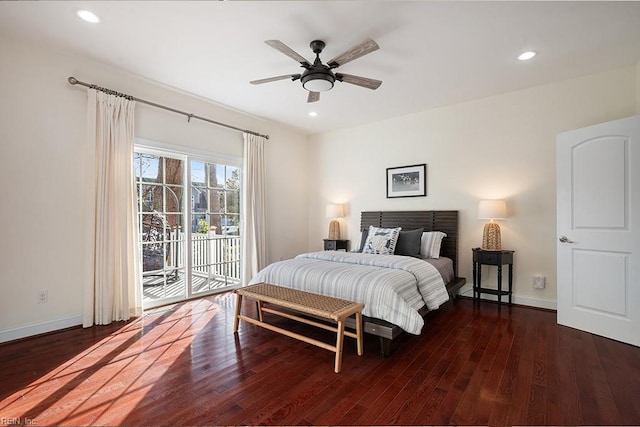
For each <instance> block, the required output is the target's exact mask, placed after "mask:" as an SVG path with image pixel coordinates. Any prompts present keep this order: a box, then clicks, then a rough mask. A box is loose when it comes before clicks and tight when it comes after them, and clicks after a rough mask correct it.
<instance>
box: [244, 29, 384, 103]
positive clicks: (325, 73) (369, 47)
mask: <svg viewBox="0 0 640 427" xmlns="http://www.w3.org/2000/svg"><path fill="white" fill-rule="evenodd" d="M265 43H266V44H268V45H269V46H271V47H272V48H274V49H276V50H277V51H279V52H281V53H284V54H285V55H287V56H288V57H289V58H291V59H293V60H294V61H296V62H299V63H300V66H301V67H302V68H304V69H305V71H304V72H303V73H302V74H286V75H283V76H276V77H268V78H266V79H260V80H253V81H250V82H249V83H251V84H254V85H258V84H262V83H269V82H275V81H277V80H284V79H291V81H296V80H300V81H301V82H302V87H303V88H305V89H306V90H308V91H309V96H308V97H307V102H316V101H318V100H319V99H320V92H324V91H327V90H330V89H331V88H333V84H334V83H335V81H336V80H337V81H339V82H344V83H351V84H353V85H357V86H362V87H365V88H367V89H378V88H379V87H380V85H381V84H382V81H380V80H374V79H369V78H366V77H360V76H354V75H351V74H344V73H334V72H333V70H334V69H335V68H338V67H339V66H341V65H344V64H346V63H347V62H351V61H353V60H354V59H357V58H360V57H361V56H364V55H367V54H369V53H371V52H374V51H376V50H378V49H379V48H380V47H379V46H378V44H377V43H376V42H375V41H373V40H371V39H367V40H365V41H363V42H362V43H360V44H358V45H356V46H354V47H352V48H351V49H349V50H347V51H346V52H344V53H343V54H342V55H338V56H336V57H335V58H333V59H332V60H331V61H329V62H327V64H326V65H325V64H323V63H322V61H321V60H320V53H321V52H322V49H324V47H325V43H324V42H323V41H322V40H314V41H312V42H311V43H310V45H309V46H310V47H311V50H312V51H313V53H315V54H316V59H315V61H314V62H313V64H311V63H310V62H309V61H307V60H306V59H305V58H304V57H303V56H301V55H300V54H298V53H297V52H296V51H294V50H293V49H291V48H290V47H289V46H287V45H286V44H284V43H282V42H281V41H280V40H267V41H265Z"/></svg>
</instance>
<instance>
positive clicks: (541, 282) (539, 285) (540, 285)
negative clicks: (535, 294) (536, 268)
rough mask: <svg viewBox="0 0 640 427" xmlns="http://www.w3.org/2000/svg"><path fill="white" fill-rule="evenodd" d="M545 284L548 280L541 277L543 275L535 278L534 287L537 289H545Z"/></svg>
mask: <svg viewBox="0 0 640 427" xmlns="http://www.w3.org/2000/svg"><path fill="white" fill-rule="evenodd" d="M545 282H546V278H545V277H544V276H541V275H535V276H533V287H534V288H535V289H544V287H545V285H546V283H545Z"/></svg>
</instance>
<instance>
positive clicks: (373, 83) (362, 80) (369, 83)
mask: <svg viewBox="0 0 640 427" xmlns="http://www.w3.org/2000/svg"><path fill="white" fill-rule="evenodd" d="M336 80H338V81H341V82H344V83H351V84H352V85H358V86H362V87H366V88H367V89H371V90H375V89H378V88H379V87H380V85H381V84H382V81H381V80H375V79H369V78H367V77H360V76H353V75H351V74H342V73H336Z"/></svg>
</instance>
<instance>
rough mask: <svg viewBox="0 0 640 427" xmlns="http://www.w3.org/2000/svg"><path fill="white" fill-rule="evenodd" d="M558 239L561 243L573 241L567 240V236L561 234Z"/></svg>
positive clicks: (571, 241)
mask: <svg viewBox="0 0 640 427" xmlns="http://www.w3.org/2000/svg"><path fill="white" fill-rule="evenodd" d="M558 240H560V242H561V243H575V242H574V241H573V240H569V239H568V238H567V236H562V237H561V238H559V239H558Z"/></svg>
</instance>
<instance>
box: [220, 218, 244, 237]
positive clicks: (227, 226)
mask: <svg viewBox="0 0 640 427" xmlns="http://www.w3.org/2000/svg"><path fill="white" fill-rule="evenodd" d="M239 225H240V217H239V216H235V215H227V216H225V217H224V218H223V230H224V234H227V235H230V236H238V235H240V227H239Z"/></svg>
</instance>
